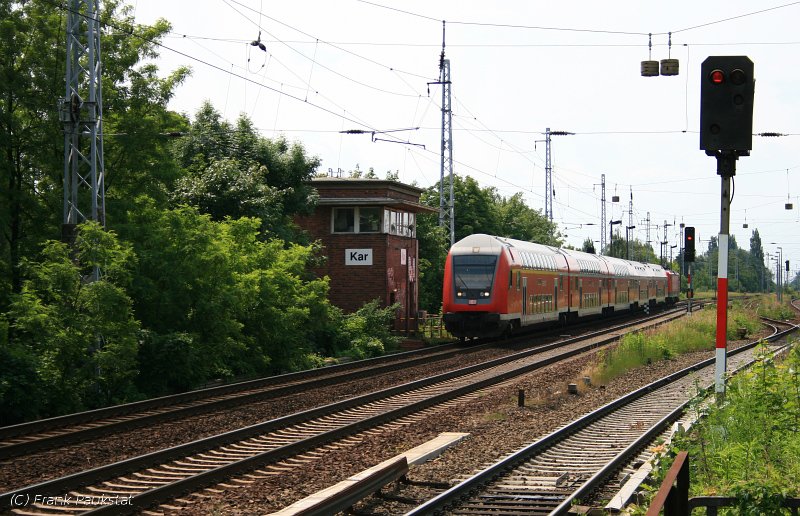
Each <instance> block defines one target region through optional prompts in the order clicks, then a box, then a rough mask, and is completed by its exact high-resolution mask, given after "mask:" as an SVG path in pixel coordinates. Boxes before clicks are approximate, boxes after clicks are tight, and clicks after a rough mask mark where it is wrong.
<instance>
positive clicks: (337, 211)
mask: <svg viewBox="0 0 800 516" xmlns="http://www.w3.org/2000/svg"><path fill="white" fill-rule="evenodd" d="M355 230H356V226H355V208H334V209H333V232H334V233H354V232H355Z"/></svg>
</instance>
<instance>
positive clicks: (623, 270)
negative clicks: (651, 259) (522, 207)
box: [450, 233, 665, 278]
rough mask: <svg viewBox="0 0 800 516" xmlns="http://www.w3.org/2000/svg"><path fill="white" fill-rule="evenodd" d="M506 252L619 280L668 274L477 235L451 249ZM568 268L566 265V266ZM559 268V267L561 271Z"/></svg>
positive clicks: (627, 262) (641, 265) (608, 258)
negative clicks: (534, 256) (568, 263)
mask: <svg viewBox="0 0 800 516" xmlns="http://www.w3.org/2000/svg"><path fill="white" fill-rule="evenodd" d="M503 248H507V249H510V250H513V251H520V252H522V253H534V254H539V255H546V256H547V255H549V256H557V257H559V258H561V259H560V260H557V262H559V263H563V262H562V260H563V259H564V258H563V257H567V258H568V259H571V260H570V261H571V262H572V263H573V264H577V266H578V267H579V269H580V270H581V271H585V272H596V273H603V274H605V273H606V270H608V271H610V272H611V274H613V275H614V276H618V277H625V276H634V277H636V276H638V277H659V278H663V277H664V276H665V270H664V269H663V268H662V267H661V266H660V265H656V264H652V263H640V262H635V261H631V260H624V259H622V258H615V257H613V256H598V255H596V254H591V253H586V252H583V251H578V250H575V249H560V248H558V247H553V246H549V245H544V244H537V243H535V242H526V241H524V240H515V239H513V238H503V237H498V236H493V235H486V234H483V233H475V234H473V235H469V236H467V237H464V238H462V239H461V240H459V241H458V242H456V243H455V244H453V247H452V248H451V249H450V252H451V254H471V253H475V252H480V253H482V254H500V252H501V250H502V249H503ZM565 265H566V264H565ZM559 268H560V267H559Z"/></svg>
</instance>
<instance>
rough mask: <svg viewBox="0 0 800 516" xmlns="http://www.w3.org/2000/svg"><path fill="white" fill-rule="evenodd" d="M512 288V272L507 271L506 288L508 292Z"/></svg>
mask: <svg viewBox="0 0 800 516" xmlns="http://www.w3.org/2000/svg"><path fill="white" fill-rule="evenodd" d="M513 286H514V271H508V288H509V290H511V288H512V287H513Z"/></svg>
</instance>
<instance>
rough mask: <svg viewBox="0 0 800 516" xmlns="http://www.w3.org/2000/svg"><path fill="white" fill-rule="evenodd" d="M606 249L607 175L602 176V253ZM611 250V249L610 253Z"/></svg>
mask: <svg viewBox="0 0 800 516" xmlns="http://www.w3.org/2000/svg"><path fill="white" fill-rule="evenodd" d="M605 248H606V175H605V174H600V252H599V253H598V254H603V249H605ZM610 251H611V249H609V253H610Z"/></svg>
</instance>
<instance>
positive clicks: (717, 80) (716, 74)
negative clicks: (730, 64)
mask: <svg viewBox="0 0 800 516" xmlns="http://www.w3.org/2000/svg"><path fill="white" fill-rule="evenodd" d="M709 78H710V79H711V82H712V83H714V84H722V83H723V82H725V72H723V71H722V70H714V71H713V72H711V74H710V75H709Z"/></svg>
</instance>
